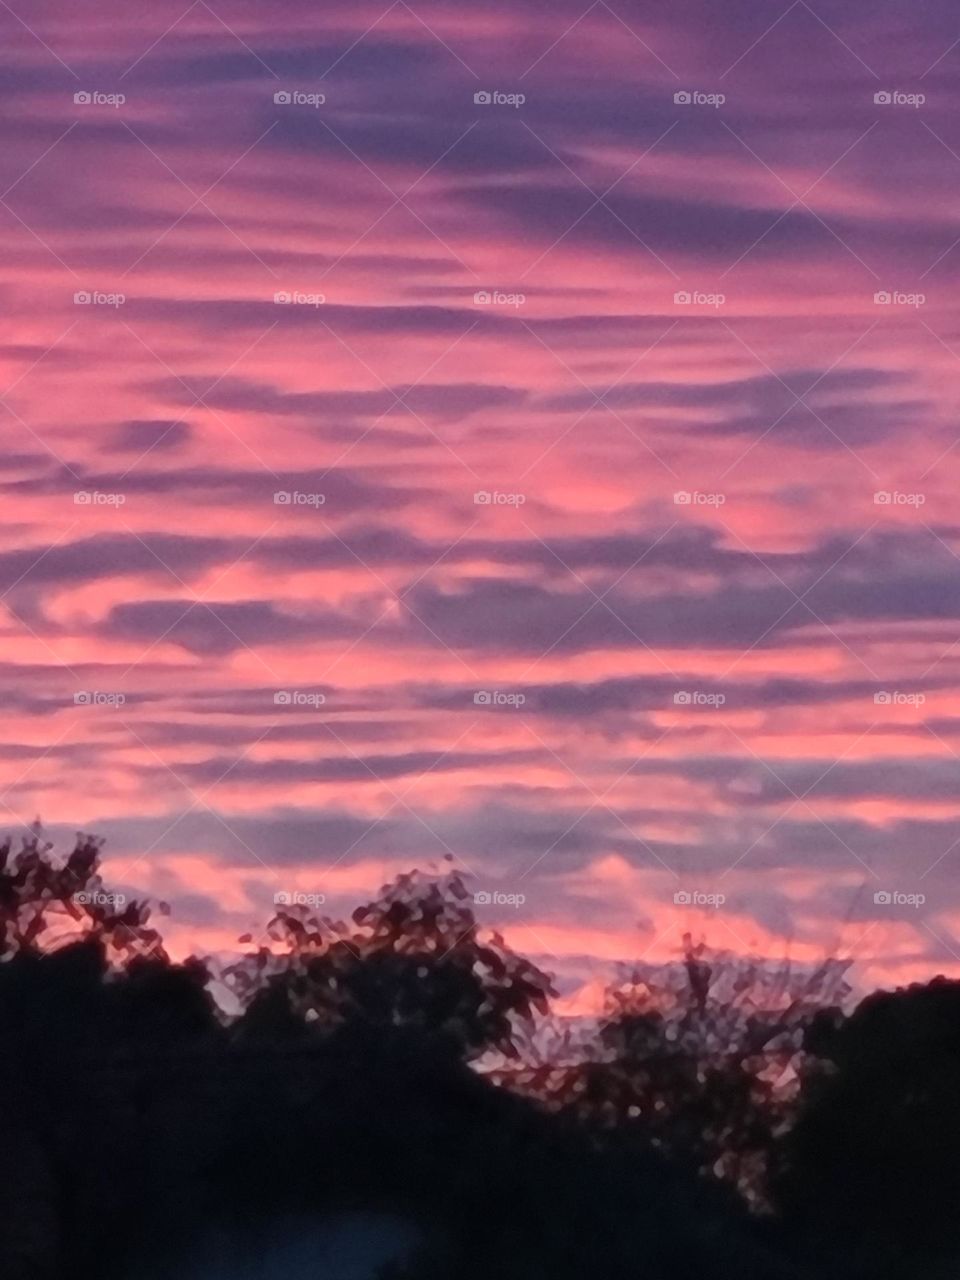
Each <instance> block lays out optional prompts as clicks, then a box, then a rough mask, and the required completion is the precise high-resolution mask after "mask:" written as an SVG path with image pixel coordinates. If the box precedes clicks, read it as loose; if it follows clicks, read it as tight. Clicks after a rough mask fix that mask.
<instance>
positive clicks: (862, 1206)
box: [775, 977, 960, 1280]
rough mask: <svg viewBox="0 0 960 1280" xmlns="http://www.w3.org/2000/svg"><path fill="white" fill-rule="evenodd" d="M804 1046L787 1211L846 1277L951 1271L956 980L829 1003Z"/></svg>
mask: <svg viewBox="0 0 960 1280" xmlns="http://www.w3.org/2000/svg"><path fill="white" fill-rule="evenodd" d="M807 1048H808V1050H809V1054H810V1057H809V1060H808V1065H807V1068H806V1070H805V1072H804V1080H803V1092H802V1100H801V1107H800V1113H799V1117H798V1120H797V1123H796V1124H795V1126H794V1127H793V1129H792V1131H791V1132H790V1133H788V1134H787V1135H786V1136H785V1138H784V1141H783V1144H782V1150H781V1153H780V1161H779V1172H778V1178H777V1180H776V1183H775V1188H776V1196H777V1201H778V1204H779V1205H780V1207H781V1208H782V1209H783V1211H784V1212H785V1213H786V1214H787V1216H788V1217H789V1218H790V1219H791V1220H792V1221H794V1222H795V1223H796V1226H797V1229H798V1231H800V1232H802V1234H803V1235H804V1236H805V1237H807V1238H809V1239H812V1240H814V1241H816V1242H818V1245H819V1249H820V1251H822V1253H823V1254H824V1255H831V1256H833V1257H836V1256H837V1255H838V1254H839V1256H840V1258H841V1263H840V1265H841V1266H844V1267H846V1271H845V1273H844V1274H847V1275H851V1276H859V1275H864V1276H870V1277H874V1276H878V1277H884V1278H886V1277H888V1276H889V1277H897V1278H898V1280H899V1278H900V1277H903V1278H904V1280H907V1277H914V1276H917V1275H925V1274H928V1272H927V1270H926V1268H927V1267H928V1266H930V1265H932V1261H931V1260H934V1259H937V1258H940V1259H948V1260H952V1261H950V1263H949V1266H950V1268H955V1265H956V1260H957V1256H958V1254H960V1218H958V1215H957V1211H956V1206H957V1204H958V1203H960V1160H958V1153H960V983H958V982H954V981H949V980H947V979H945V978H942V977H941V978H935V979H934V980H933V981H932V982H929V983H926V984H915V985H912V986H910V987H907V988H906V989H905V990H899V991H895V992H877V993H875V994H873V995H871V996H868V997H867V998H866V999H865V1000H863V1001H862V1002H861V1003H860V1004H859V1005H858V1006H857V1008H856V1010H855V1011H854V1013H853V1014H852V1015H850V1016H849V1017H845V1016H844V1015H843V1014H842V1013H841V1012H840V1011H839V1010H837V1009H825V1010H823V1011H822V1012H821V1014H820V1015H819V1016H818V1017H817V1018H816V1019H815V1020H814V1021H813V1023H812V1024H811V1027H810V1030H809V1033H808V1036H807ZM944 1265H946V1264H944ZM936 1274H940V1273H939V1272H937V1273H936ZM943 1274H945V1275H946V1274H956V1271H955V1269H953V1270H945V1271H944V1272H943Z"/></svg>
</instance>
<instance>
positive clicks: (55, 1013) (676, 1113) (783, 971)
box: [0, 832, 960, 1280]
mask: <svg viewBox="0 0 960 1280" xmlns="http://www.w3.org/2000/svg"><path fill="white" fill-rule="evenodd" d="M151 919H152V917H151V912H150V908H149V907H148V905H147V904H145V903H142V902H132V903H129V904H128V903H122V904H121V903H118V899H117V895H113V894H110V893H109V892H108V891H107V890H106V889H105V887H104V885H103V883H102V880H101V877H100V873H99V845H98V843H97V842H96V841H95V840H93V839H91V838H88V837H80V838H79V839H78V841H77V844H76V847H75V848H74V850H73V851H72V852H71V853H70V855H69V856H68V857H67V858H66V859H65V860H60V859H57V858H56V857H55V856H54V853H53V850H52V849H50V847H49V846H47V845H45V844H44V842H43V841H42V839H41V836H40V834H39V832H36V833H34V834H33V835H32V836H31V837H29V838H28V839H27V840H26V841H25V842H24V844H23V847H22V848H21V849H20V850H19V851H18V852H16V853H14V852H13V850H12V848H11V847H10V846H9V845H7V846H4V847H0V1089H2V1092H0V1275H2V1276H3V1277H4V1278H7V1277H9V1280H191V1278H192V1276H193V1275H194V1273H193V1272H192V1271H190V1270H189V1267H190V1265H191V1264H190V1262H189V1260H190V1259H191V1258H193V1257H196V1256H198V1255H199V1254H200V1253H202V1252H203V1250H204V1249H209V1248H210V1247H212V1246H211V1245H210V1242H211V1240H212V1241H214V1242H216V1244H215V1249H216V1250H219V1251H220V1253H221V1254H224V1250H226V1251H227V1252H229V1251H231V1250H232V1251H234V1252H235V1253H236V1254H237V1256H238V1257H240V1256H241V1255H242V1257H243V1258H245V1259H246V1260H247V1262H246V1263H244V1265H245V1266H246V1265H247V1264H249V1269H248V1270H242V1269H241V1268H240V1264H239V1263H238V1264H237V1267H236V1274H237V1275H238V1276H239V1275H244V1276H246V1275H249V1276H251V1277H254V1276H259V1275H260V1274H261V1272H259V1271H257V1270H256V1269H255V1268H254V1265H253V1262H252V1261H250V1260H252V1259H255V1258H256V1257H258V1256H261V1255H265V1254H266V1253H268V1252H269V1251H270V1250H271V1249H273V1248H274V1246H275V1244H276V1239H277V1235H278V1233H280V1234H282V1233H284V1232H295V1231H297V1230H299V1228H298V1227H297V1225H296V1224H303V1223H310V1222H324V1221H329V1220H332V1219H334V1218H337V1217H338V1216H340V1217H344V1216H346V1218H347V1219H349V1220H351V1221H352V1220H353V1219H351V1218H350V1215H357V1214H360V1215H364V1214H365V1215H371V1214H373V1215H380V1216H381V1217H382V1218H385V1219H391V1220H395V1221H398V1222H400V1223H403V1224H406V1226H407V1227H408V1228H409V1232H410V1235H411V1239H413V1240H415V1241H416V1246H415V1247H414V1248H413V1250H412V1252H411V1253H410V1256H408V1257H407V1258H406V1260H405V1261H403V1262H399V1261H398V1262H396V1263H393V1264H389V1265H388V1266H387V1267H386V1268H385V1269H384V1270H383V1271H382V1273H381V1274H382V1276H383V1277H384V1280H387V1277H392V1278H393V1280H451V1278H453V1277H457V1278H462V1280H473V1278H476V1280H490V1278H491V1277H498V1278H499V1280H540V1277H543V1280H547V1278H548V1277H549V1278H550V1280H568V1278H574V1277H575V1278H577V1280H579V1278H581V1277H582V1278H584V1280H586V1277H596V1276H603V1277H604V1280H619V1278H620V1277H623V1280H628V1278H634V1280H639V1278H640V1277H643V1280H687V1278H689V1280H694V1278H696V1280H714V1278H716V1280H728V1278H735V1280H778V1278H780V1280H787V1278H789V1277H796V1278H797V1280H802V1278H803V1277H809V1278H810V1280H834V1278H836V1280H841V1277H842V1280H926V1278H929V1280H934V1278H935V1277H936V1278H939V1277H946V1276H948V1275H949V1276H956V1275H958V1274H960V1239H958V1231H960V1228H958V1227H957V1225H956V1223H957V1215H956V1213H955V1211H954V1206H955V1204H956V1194H957V1191H958V1189H960V1188H958V1185H957V1183H958V1180H960V1173H958V1162H957V1155H958V1151H960V1101H958V1095H960V984H957V983H953V982H948V981H946V980H944V979H938V980H935V981H934V982H932V983H930V984H928V985H926V986H923V987H911V988H909V989H908V990H906V991H899V992H894V993H889V994H887V993H884V994H877V995H875V996H872V997H870V998H869V999H867V1000H865V1001H863V1002H862V1003H861V1004H860V1005H859V1007H858V1008H857V1009H856V1010H855V1011H854V1012H852V1013H847V1012H845V1011H844V1010H843V1008H842V1004H843V1002H844V1000H845V998H846V996H847V995H848V993H849V992H848V988H847V987H846V985H845V981H844V968H845V966H844V965H842V964H839V963H836V962H830V963H827V964H825V965H824V966H823V967H822V968H821V969H820V970H818V971H817V972H816V973H812V974H811V973H796V972H793V971H792V970H791V969H790V967H789V966H786V965H774V964H770V963H767V962H764V961H750V960H744V959H737V958H732V957H727V956H711V955H710V953H708V951H707V950H706V948H705V947H704V946H703V945H702V944H696V943H695V942H694V941H693V940H692V939H690V938H687V939H686V940H685V945H684V949H683V954H682V956H681V957H679V960H678V963H677V964H676V965H673V966H667V967H666V968H663V969H660V970H652V969H643V968H637V969H636V970H635V971H631V972H629V973H624V974H623V975H622V978H621V980H620V981H618V982H616V983H614V984H612V986H611V988H610V990H609V992H608V998H607V1004H606V1009H605V1011H604V1014H603V1017H602V1019H600V1021H599V1023H598V1026H597V1030H596V1035H595V1036H594V1037H592V1038H591V1039H589V1040H584V1041H582V1042H575V1043H576V1044H577V1046H578V1047H577V1051H576V1055H575V1057H574V1056H572V1054H571V1045H570V1043H566V1044H562V1042H561V1040H560V1039H559V1038H558V1036H557V1033H556V1031H555V1023H553V1022H552V1021H551V1020H550V1017H549V1014H550V1002H551V999H552V998H553V997H554V995H555V992H554V990H553V987H552V982H551V979H550V977H549V976H548V975H547V974H545V973H544V972H542V971H541V970H540V969H539V968H538V967H537V966H536V965H534V964H533V963H532V962H530V961H529V960H527V959H525V958H524V957H522V956H520V955H518V954H517V953H516V952H514V951H513V950H512V949H511V948H510V947H509V946H507V945H506V943H505V942H504V940H503V939H502V938H500V937H499V936H497V935H496V934H495V933H493V932H491V931H489V930H486V929H484V928H482V927H481V926H480V925H479V924H478V922H477V920H476V919H475V917H474V914H473V911H472V907H471V897H470V895H469V894H468V892H467V890H466V887H465V886H464V884H463V883H462V881H461V880H460V878H459V877H457V876H456V875H453V874H448V875H444V876H421V875H419V874H417V873H412V874H409V875H405V876H401V877H399V878H398V879H397V880H396V881H395V882H394V883H392V884H391V885H388V886H386V887H385V888H384V889H383V890H382V891H381V893H380V895H379V896H378V898H377V899H376V900H375V901H374V902H372V903H369V904H366V905H364V906H361V907H360V908H358V909H357V911H355V912H354V913H353V916H352V918H351V920H350V921H347V922H343V921H339V922H338V921H334V920H329V919H324V918H321V917H319V916H317V915H316V914H315V913H311V912H310V911H308V910H306V909H302V908H289V909H288V908H284V909H281V910H280V911H278V912H277V914H276V915H275V917H274V919H273V920H271V921H269V922H268V923H267V925H266V929H265V935H264V936H265V939H266V941H265V943H264V945H262V946H249V945H248V948H247V950H246V952H245V953H243V954H240V955H239V956H238V958H237V959H236V960H234V961H231V962H229V963H226V964H219V963H217V962H215V961H213V960H209V959H207V960H201V959H191V960H190V961H188V962H186V963H184V964H175V963H173V962H172V961H171V960H170V958H169V956H168V955H167V953H166V952H165V950H164V948H163V942H162V938H161V934H160V932H159V930H157V929H156V928H155V927H154V926H153V924H152V923H151ZM226 990H229V991H230V992H231V993H232V996H233V997H234V999H235V1000H236V1002H237V1007H238V1008H239V1010H240V1012H239V1013H235V1014H233V1015H231V1016H228V1015H227V1014H226V1013H225V1012H224V1009H223V1001H222V1000H217V999H215V998H214V992H216V991H226ZM551 1033H553V1038H551ZM561 1047H562V1048H563V1049H564V1052H563V1054H562V1057H561V1055H560V1053H559V1049H560V1048H561ZM361 1220H362V1219H361ZM224 1256H226V1255H225V1254H224ZM231 1256H232V1255H231ZM196 1274H197V1275H200V1274H202V1273H201V1272H197V1273H196ZM218 1274H220V1273H218ZM231 1274H233V1273H231ZM322 1274H323V1275H324V1276H327V1277H329V1280H340V1277H339V1275H338V1273H337V1271H336V1269H333V1270H329V1269H328V1270H327V1271H326V1272H324V1273H322Z"/></svg>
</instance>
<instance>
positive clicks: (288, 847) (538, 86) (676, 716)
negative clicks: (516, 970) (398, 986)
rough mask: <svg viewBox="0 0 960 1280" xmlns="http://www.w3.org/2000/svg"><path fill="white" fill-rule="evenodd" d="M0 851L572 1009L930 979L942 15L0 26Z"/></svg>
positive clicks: (351, 10)
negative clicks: (459, 919) (44, 843)
mask: <svg viewBox="0 0 960 1280" xmlns="http://www.w3.org/2000/svg"><path fill="white" fill-rule="evenodd" d="M0 32H2V40H0V50H2V52H0V61H2V75H0V96H2V106H3V110H2V119H3V123H2V126H0V128H2V142H3V145H2V150H0V255H2V264H3V269H2V277H0V291H2V292H0V301H2V306H3V316H4V324H3V326H2V335H3V336H2V339H0V359H2V368H0V439H2V444H3V448H2V451H0V483H2V484H3V510H4V517H5V518H4V521H3V525H2V541H0V606H2V608H0V699H2V701H0V705H2V707H3V710H4V729H5V732H4V734H3V740H2V744H0V762H2V763H0V779H2V790H0V824H2V826H3V828H4V829H5V830H7V831H9V832H11V833H17V831H18V830H20V831H22V829H23V827H24V825H25V824H29V823H31V822H32V821H33V820H34V819H35V818H36V817H37V816H38V815H39V816H40V817H41V818H42V819H43V822H44V824H45V827H46V828H47V830H48V831H49V832H50V835H51V838H52V839H54V840H55V841H56V842H57V845H58V847H61V848H63V849H64V851H66V846H67V845H68V844H69V841H70V839H71V838H72V834H73V833H74V832H75V831H76V830H78V829H82V830H84V831H91V832H95V833H97V834H99V835H101V836H103V837H104V838H105V839H106V842H107V843H106V846H105V851H104V852H105V874H106V879H107V880H108V881H109V882H110V884H111V886H113V887H116V886H118V885H119V886H121V887H122V888H123V889H124V891H125V892H127V893H128V894H130V895H134V894H149V895H150V896H151V897H153V898H159V899H163V900H165V901H168V902H169V903H170V904H171V907H172V911H173V914H172V916H171V917H170V919H169V921H165V922H164V927H165V931H166V933H167V935H168V936H169V937H170V938H171V940H172V942H173V945H174V948H175V949H177V950H179V952H180V953H186V952H187V951H189V950H191V949H193V948H199V949H201V950H224V949H228V948H229V947H231V946H233V945H235V940H236V938H237V936H238V934H240V933H242V932H246V931H248V930H249V929H251V928H253V929H254V932H256V926H258V925H262V924H263V923H265V922H266V920H267V919H268V918H269V916H270V915H271V914H272V912H273V909H274V903H275V900H276V898H277V895H283V894H288V895H291V896H293V895H303V896H304V899H309V900H310V901H313V902H318V903H319V902H320V901H321V900H322V902H323V909H324V910H325V911H327V912H329V913H330V914H333V915H338V914H342V913H343V912H344V911H345V910H347V909H349V908H350V907H352V906H353V905H355V904H356V903H357V902H358V901H362V900H365V899H366V898H368V897H369V896H371V895H372V894H373V893H375V892H376V890H377V889H378V887H379V886H380V885H381V884H382V883H384V881H385V880H387V879H389V878H391V877H392V876H393V875H394V874H396V873H397V872H399V871H404V870H408V869H410V868H411V867H414V866H418V867H430V866H434V867H441V868H445V867H449V866H450V865H451V860H452V865H453V866H455V867H457V868H458V869H459V870H461V871H463V872H464V873H465V874H467V875H469V877H470V880H469V884H470V886H471V890H472V891H473V892H475V893H476V894H477V895H478V906H477V911H478V914H479V915H480V916H481V918H482V919H483V920H484V921H485V922H487V923H490V924H491V925H496V926H497V927H499V928H500V929H501V930H502V931H503V933H504V935H505V937H506V939H507V941H508V942H510V943H511V944H512V945H514V946H515V947H517V948H518V949H519V950H522V951H524V952H525V953H527V954H529V955H531V956H532V957H534V958H536V959H538V960H539V961H540V962H541V963H542V964H543V965H544V967H546V968H548V969H550V970H551V971H553V972H555V973H556V974H557V975H558V976H559V979H560V984H561V987H562V990H563V992H564V1000H565V1004H564V1008H566V1009H567V1010H569V1011H574V1012H575V1011H586V1010H589V1009H590V1008H591V1007H592V1006H593V1005H594V1004H595V1003H596V1001H597V999H598V998H599V997H598V993H599V992H600V991H601V989H602V986H603V983H604V982H605V981H606V980H607V979H608V977H609V975H610V974H611V973H612V972H613V970H614V968H615V966H616V965H617V964H620V963H623V962H629V961H633V960H640V959H645V960H647V961H649V960H660V959H665V958H669V957H671V956H675V955H676V954H677V953H678V948H679V946H680V940H681V938H682V935H683V934H684V933H686V932H691V933H692V934H693V935H694V936H696V937H705V938H706V939H707V941H708V942H709V943H710V944H711V945H713V946H714V947H717V948H721V949H730V950H733V951H736V952H737V953H740V954H747V953H753V952H757V953H760V954H763V955H767V956H777V957H780V956H790V957H791V958H792V959H793V960H795V961H796V962H797V963H799V964H808V963H811V964H813V963H816V962H817V961H818V960H821V959H823V958H824V957H825V956H827V955H845V956H849V957H850V958H851V959H852V960H853V961H854V962H855V973H856V975H857V981H858V982H859V983H861V984H862V985H863V986H875V985H878V984H891V983H900V982H904V981H908V980H914V979H918V978H926V977H929V976H932V975H933V974H934V973H938V972H946V973H953V974H960V877H958V870H960V822H958V817H957V801H958V797H960V768H958V766H960V687H958V675H960V633H958V630H957V624H958V619H960V563H958V552H960V523H958V519H957V511H956V493H957V489H958V480H960V422H958V418H957V406H958V400H960V363H958V362H960V307H958V287H957V286H958V283H960V218H958V213H957V210H958V207H960V206H958V201H957V193H958V191H960V113H958V111H957V107H958V105H960V80H958V75H960V14H958V13H957V11H956V8H955V5H953V4H951V3H948V2H947V0H928V2H927V3H923V4H917V3H907V2H906V0H899V2H897V3H892V2H890V0H870V3H869V4H868V3H866V2H865V0H816V2H815V3H811V4H808V3H806V0H795V2H794V3H784V5H783V7H782V8H781V6H780V4H779V3H771V0H725V2H724V3H723V4H722V5H719V6H718V5H717V4H716V3H703V2H701V0H676V2H675V3H671V4H670V5H661V4H651V3H637V4H630V3H626V2H625V0H615V2H611V3H609V4H608V3H606V2H605V0H597V2H596V3H593V4H590V5H588V6H587V5H584V4H583V3H571V2H568V0H551V2H550V3H549V4H547V3H539V2H534V0H526V2H524V0H519V2H511V3H510V4H500V3H497V2H496V0H480V2H479V3H477V4H473V5H470V6H463V5H458V4H454V3H452V2H451V0H418V2H417V3H416V4H408V3H406V2H405V0H397V2H396V3H393V4H389V5H385V4H384V3H383V0H379V2H378V3H374V4H368V3H365V2H364V0H360V2H359V3H358V2H357V0H352V2H351V3H349V4H347V3H344V2H343V0H332V2H331V3H329V4H324V5H322V6H318V5H316V4H308V3H304V2H302V0H275V2H273V3H271V4H270V5H269V6H267V5H259V4H253V3H246V2H244V0H217V3H215V4H209V3H206V0H197V2H196V3H193V4H189V5H185V4H184V0H178V2H177V3H167V0H161V2H160V3H152V4H150V5H146V4H142V3H135V4H132V3H129V2H128V0H125V2H124V3H123V4H120V3H117V2H116V0H96V2H95V3H92V2H90V0H78V2H77V3H73V4H70V5H66V4H62V3H59V4H56V3H48V2H47V0H12V3H10V4H8V3H6V2H5V0H0Z"/></svg>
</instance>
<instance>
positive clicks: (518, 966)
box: [226, 872, 555, 1056]
mask: <svg viewBox="0 0 960 1280" xmlns="http://www.w3.org/2000/svg"><path fill="white" fill-rule="evenodd" d="M468 901H469V894H468V891H467V889H466V886H465V885H464V883H463V880H462V879H461V877H460V876H458V875H456V874H454V873H450V874H447V875H446V876H442V877H439V878H437V877H428V876H424V875H421V874H420V873H418V872H411V873H408V874H404V875H400V876H398V877H397V878H396V880H394V881H393V882H392V883H391V884H388V885H385V886H384V888H383V889H382V890H381V892H380V895H379V897H378V898H376V899H375V900H374V901H372V902H370V903H367V904H366V905H364V906H361V907H358V908H357V909H356V910H355V911H354V912H353V916H352V919H351V921H350V923H349V924H348V923H343V922H337V921H332V920H329V919H324V918H321V917H319V916H317V915H316V914H315V913H313V912H311V911H310V910H309V909H308V908H306V907H299V906H294V907H290V908H282V909H281V910H279V911H278V912H277V914H276V915H275V917H274V918H273V919H272V920H271V921H270V924H269V926H268V934H269V936H270V939H271V941H272V942H273V944H274V946H273V948H272V949H268V948H265V947H264V948H261V949H260V950H259V951H258V952H257V953H255V954H254V955H253V956H248V957H245V959H244V960H243V961H242V962H240V963H239V964H237V965H234V966H231V967H230V969H229V970H228V973H227V975H226V976H227V979H228V981H229V982H230V984H231V986H232V988H233V990H234V991H235V993H236V994H237V995H238V996H239V998H240V999H241V1000H242V1001H243V1002H244V1003H246V1004H248V1006H249V1012H248V1014H247V1017H246V1018H245V1020H244V1021H245V1023H246V1024H247V1027H249V1026H251V1025H252V1026H263V1025H268V1026H271V1027H273V1028H274V1030H275V1031H277V1030H280V1029H281V1028H283V1029H285V1030H283V1031H281V1033H282V1034H296V1031H297V1026H298V1020H300V1024H301V1025H313V1026H316V1027H318V1028H331V1027H335V1026H338V1025H342V1024H345V1023H348V1024H351V1025H354V1026H364V1027H367V1028H370V1029H378V1030H381V1031H384V1030H387V1029H390V1028H406V1029H408V1030H415V1031H419V1032H421V1033H423V1034H425V1035H429V1036H432V1037H435V1038H438V1039H440V1040H443V1041H445V1042H447V1043H448V1044H449V1045H450V1046H451V1047H452V1048H453V1049H455V1051H456V1052H457V1053H458V1054H461V1055H468V1056H474V1055H477V1054H480V1053H483V1052H484V1051H485V1050H488V1049H496V1050H497V1051H499V1052H500V1053H504V1054H516V1053H517V1051H518V1043H519V1041H520V1039H521V1038H522V1036H523V1035H524V1034H525V1033H527V1032H529V1030H530V1028H531V1027H532V1025H533V1022H534V1020H535V1017H536V1015H537V1014H546V1012H547V1010H548V1007H549V1000H550V997H551V996H553V995H554V994H555V992H554V991H553V988H552V986H551V981H550V978H549V976H548V975H547V974H545V973H543V972H542V971H541V970H539V969H538V968H537V967H536V966H535V965H534V964H532V963H531V962H530V961H529V960H527V959H525V958H524V957H523V956H520V955H518V954H517V953H516V952H514V951H512V950H511V949H510V948H509V947H508V946H507V945H506V943H505V942H504V940H503V938H502V937H501V936H500V935H499V934H497V933H496V932H492V933H490V934H489V936H487V935H486V934H485V932H484V930H482V929H481V927H480V925H479V924H478V922H477V920H476V918H475V916H474V913H473V911H472V909H471V907H470V906H469V905H468ZM291 1013H292V1014H293V1015H294V1016H293V1019H291V1017H290V1014H291Z"/></svg>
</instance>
